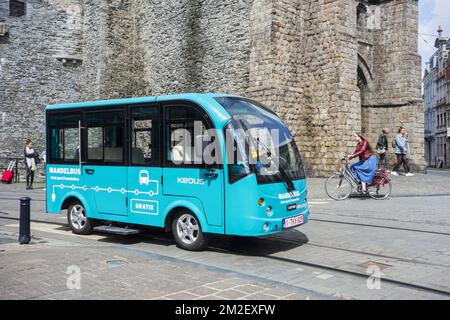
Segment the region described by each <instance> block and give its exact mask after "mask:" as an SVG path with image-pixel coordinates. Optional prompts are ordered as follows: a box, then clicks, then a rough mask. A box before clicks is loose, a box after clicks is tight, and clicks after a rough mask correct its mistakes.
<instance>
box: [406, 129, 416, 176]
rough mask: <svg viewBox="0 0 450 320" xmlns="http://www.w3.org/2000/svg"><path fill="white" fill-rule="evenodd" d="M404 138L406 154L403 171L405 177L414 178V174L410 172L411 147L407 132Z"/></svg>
mask: <svg viewBox="0 0 450 320" xmlns="http://www.w3.org/2000/svg"><path fill="white" fill-rule="evenodd" d="M405 138H406V152H405V162H404V168H405V171H407V173H406V176H407V177H412V176H414V173H412V172H411V166H410V165H409V161H410V160H411V155H412V154H411V147H410V145H409V132H406V133H405Z"/></svg>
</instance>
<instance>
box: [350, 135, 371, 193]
mask: <svg viewBox="0 0 450 320" xmlns="http://www.w3.org/2000/svg"><path fill="white" fill-rule="evenodd" d="M355 138H356V140H357V141H358V144H357V145H356V150H355V151H354V152H353V153H352V154H349V155H348V156H347V157H346V159H347V160H351V159H353V158H356V157H359V161H358V162H356V163H354V164H352V165H351V166H350V169H351V170H352V172H353V174H354V175H355V177H356V179H358V181H360V182H361V188H362V192H363V193H364V194H366V195H367V194H368V192H367V185H370V184H371V183H372V181H373V178H374V176H375V173H376V171H377V157H376V156H375V155H374V154H373V151H372V148H371V146H370V144H369V141H367V140H366V139H365V138H364V137H363V136H361V135H360V134H358V133H355Z"/></svg>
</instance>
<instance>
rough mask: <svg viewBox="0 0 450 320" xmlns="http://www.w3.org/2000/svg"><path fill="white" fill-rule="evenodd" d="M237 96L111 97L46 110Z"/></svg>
mask: <svg viewBox="0 0 450 320" xmlns="http://www.w3.org/2000/svg"><path fill="white" fill-rule="evenodd" d="M228 96H229V97H237V96H235V95H231V94H223V93H181V94H171V95H163V96H148V97H135V98H124V99H110V100H97V101H85V102H72V103H64V104H53V105H47V106H46V108H45V110H59V109H66V108H68V109H69V108H89V107H107V106H118V105H127V104H141V103H149V102H157V101H170V100H189V101H193V102H203V101H204V100H205V99H207V98H216V97H228Z"/></svg>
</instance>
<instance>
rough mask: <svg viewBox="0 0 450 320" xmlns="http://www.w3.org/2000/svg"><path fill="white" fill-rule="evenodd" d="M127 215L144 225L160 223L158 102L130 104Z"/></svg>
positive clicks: (162, 220)
mask: <svg viewBox="0 0 450 320" xmlns="http://www.w3.org/2000/svg"><path fill="white" fill-rule="evenodd" d="M129 112H130V116H129V119H130V138H129V141H130V146H131V147H130V166H129V168H128V189H129V190H130V191H129V193H128V215H129V216H130V218H131V219H130V220H132V221H134V222H136V223H139V224H144V225H161V224H162V223H164V217H162V215H161V204H160V201H161V197H162V190H161V176H162V169H161V163H160V158H161V157H160V154H161V152H160V150H161V149H160V142H161V129H160V127H161V126H160V122H161V121H160V108H159V107H158V105H157V104H149V105H142V106H141V105H138V106H131V107H130V108H129Z"/></svg>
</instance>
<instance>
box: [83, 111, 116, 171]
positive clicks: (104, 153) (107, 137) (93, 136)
mask: <svg viewBox="0 0 450 320" xmlns="http://www.w3.org/2000/svg"><path fill="white" fill-rule="evenodd" d="M86 126H87V161H88V163H115V164H121V163H123V159H124V147H123V146H124V113H123V111H121V110H120V111H92V112H87V113H86Z"/></svg>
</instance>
